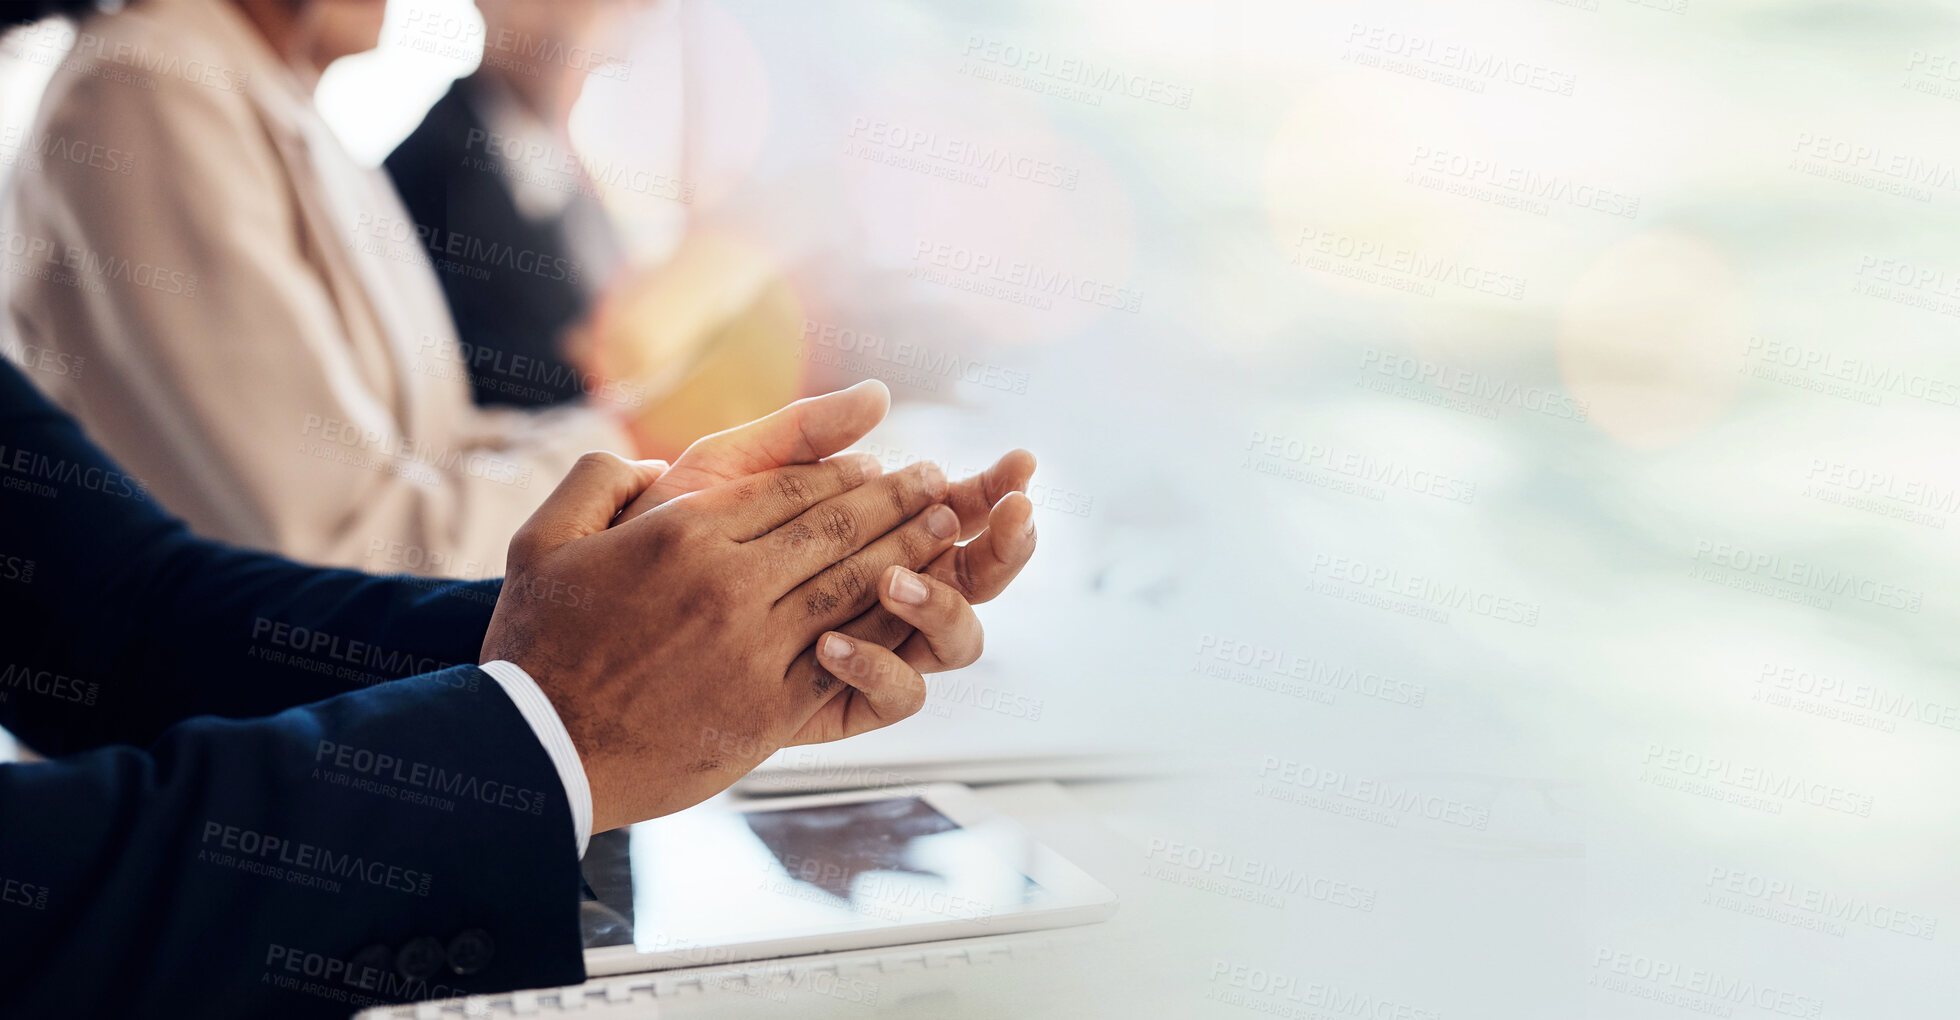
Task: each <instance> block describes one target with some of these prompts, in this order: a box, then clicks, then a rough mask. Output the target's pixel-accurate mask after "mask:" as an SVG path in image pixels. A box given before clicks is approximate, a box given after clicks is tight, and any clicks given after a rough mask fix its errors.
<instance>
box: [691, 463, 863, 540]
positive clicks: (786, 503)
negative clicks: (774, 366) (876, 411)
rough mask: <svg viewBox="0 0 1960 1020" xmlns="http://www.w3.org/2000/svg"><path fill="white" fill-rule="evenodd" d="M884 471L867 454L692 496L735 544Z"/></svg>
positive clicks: (772, 472) (793, 468) (780, 471)
mask: <svg viewBox="0 0 1960 1020" xmlns="http://www.w3.org/2000/svg"><path fill="white" fill-rule="evenodd" d="M883 470H884V469H883V468H882V467H881V466H880V465H879V464H878V458H876V457H873V456H871V455H870V454H868V453H843V454H838V455H837V456H835V457H832V458H830V459H829V460H824V461H819V462H817V463H815V464H792V465H790V466H789V467H779V468H775V469H772V470H769V471H763V472H761V473H759V474H754V475H750V476H749V477H747V478H741V479H737V480H735V481H732V482H723V483H722V484H720V485H717V486H715V487H714V488H712V489H708V490H706V491H704V492H701V493H698V494H695V495H692V496H689V497H688V498H689V499H691V500H693V501H694V506H695V508H696V509H698V510H700V511H702V512H704V513H707V514H709V515H710V516H711V517H713V518H714V519H715V520H716V521H717V522H718V523H719V524H720V525H721V528H722V531H723V533H724V534H726V535H727V536H728V537H729V538H732V539H734V540H735V541H737V542H747V541H750V540H751V539H755V538H759V537H761V536H763V535H766V534H768V533H770V532H772V531H774V530H776V529H777V528H779V527H782V526H783V525H784V524H786V523H788V522H789V521H791V520H792V519H794V518H796V517H797V516H799V515H800V514H802V513H803V512H805V511H807V510H809V509H810V508H811V507H814V506H816V505H817V504H819V503H822V502H824V501H825V500H828V499H832V498H834V497H837V496H841V495H843V494H844V493H847V492H849V491H851V490H852V489H855V488H857V487H858V486H860V485H863V484H864V483H865V482H866V481H869V480H871V479H874V478H877V477H879V475H880V474H882V473H883Z"/></svg>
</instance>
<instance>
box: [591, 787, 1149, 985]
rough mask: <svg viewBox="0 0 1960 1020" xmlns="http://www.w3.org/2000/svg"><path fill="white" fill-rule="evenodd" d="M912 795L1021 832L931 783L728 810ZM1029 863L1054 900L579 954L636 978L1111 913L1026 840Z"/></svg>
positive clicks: (598, 967)
mask: <svg viewBox="0 0 1960 1020" xmlns="http://www.w3.org/2000/svg"><path fill="white" fill-rule="evenodd" d="M895 797H918V798H920V799H922V800H924V801H925V802H926V804H927V805H929V806H930V807H931V808H932V809H933V810H935V811H938V812H939V813H940V814H942V815H945V816H946V817H947V818H949V819H951V820H952V821H953V822H954V823H955V824H957V825H959V826H960V827H961V828H968V829H971V828H976V827H979V826H980V825H982V824H985V825H988V826H1003V825H1004V826H1009V827H1011V828H1013V829H1015V830H1020V831H1021V832H1022V834H1023V835H1026V833H1025V830H1021V827H1020V825H1019V824H1017V823H1015V822H1014V821H1013V820H1012V819H1010V818H1008V817H1006V816H1005V815H1002V814H1001V813H1000V812H998V811H995V810H994V809H993V808H991V807H988V806H987V804H986V803H985V802H984V801H982V800H980V798H979V797H977V796H975V795H974V793H973V791H972V790H970V789H968V788H967V787H965V786H963V785H961V784H959V783H933V784H930V785H926V786H904V787H887V788H885V789H879V790H851V791H848V792H844V793H818V794H810V795H807V796H799V797H769V798H764V799H759V800H738V801H734V802H731V803H729V804H727V805H726V809H727V810H731V811H741V812H744V813H748V812H758V811H786V810H790V809H792V808H806V807H822V806H825V805H829V804H855V803H858V802H860V801H867V800H889V799H892V798H895ZM1027 846H1028V858H1027V860H1026V861H1024V862H1017V863H1022V864H1025V865H1026V867H1024V868H1023V869H1022V870H1023V872H1024V873H1026V874H1027V876H1028V877H1029V878H1031V879H1034V880H1035V881H1036V882H1039V883H1040V884H1041V885H1042V886H1043V887H1044V888H1046V889H1048V890H1050V891H1051V893H1053V895H1054V896H1055V898H1056V902H1055V903H1052V904H1049V905H1047V906H1042V907H1035V908H1030V909H1027V910H1018V911H1014V912H1012V913H1002V914H990V915H988V916H986V917H978V918H951V919H947V920H942V921H929V922H924V923H919V924H898V925H888V926H882V927H877V928H868V929H863V930H856V931H840V932H826V933H821V934H815V935H802V936H797V937H794V938H784V939H770V940H766V941H759V942H743V943H730V944H726V945H716V946H689V947H683V948H676V949H672V950H647V951H642V950H641V949H640V948H639V947H637V946H606V947H604V948H600V949H588V950H586V951H585V970H586V973H587V974H588V975H589V976H591V977H603V976H606V975H612V974H636V973H641V972H644V971H654V970H672V969H676V968H680V967H700V966H711V965H716V964H724V963H744V962H748V961H752V960H773V959H779V958H782V957H786V956H803V955H807V954H810V953H830V952H838V951H841V950H849V949H876V948H880V947H884V946H902V945H911V944H913V943H918V942H939V941H943V940H946V939H966V938H975V937H979V936H987V935H1008V934H1012V933H1014V932H1023V931H1038V930H1042V929H1046V928H1066V927H1070V926H1072V925H1079V924H1092V923H1094V922H1097V921H1102V920H1106V919H1107V918H1108V917H1109V916H1110V915H1112V914H1114V913H1116V894H1115V893H1113V892H1110V891H1109V889H1108V887H1106V886H1104V885H1103V884H1102V883H1101V882H1098V881H1096V880H1095V879H1094V878H1092V877H1090V876H1089V874H1088V873H1087V872H1085V871H1083V870H1082V869H1081V868H1078V867H1076V866H1075V865H1074V864H1072V863H1070V862H1069V861H1068V860H1067V859H1065V858H1063V857H1062V856H1061V855H1060V854H1057V853H1055V852H1054V851H1053V850H1050V849H1048V848H1047V847H1046V846H1043V845H1042V844H1040V843H1038V842H1036V841H1035V840H1034V839H1033V837H1028V838H1027Z"/></svg>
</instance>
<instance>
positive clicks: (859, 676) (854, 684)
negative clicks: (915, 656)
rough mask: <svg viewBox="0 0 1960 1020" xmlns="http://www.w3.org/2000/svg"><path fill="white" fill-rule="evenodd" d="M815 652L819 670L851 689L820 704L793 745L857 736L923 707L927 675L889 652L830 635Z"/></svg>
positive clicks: (794, 738)
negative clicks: (921, 674)
mask: <svg viewBox="0 0 1960 1020" xmlns="http://www.w3.org/2000/svg"><path fill="white" fill-rule="evenodd" d="M813 651H814V655H815V660H816V665H817V667H818V668H819V669H821V670H822V671H823V672H824V673H825V674H827V675H828V676H831V677H834V678H836V680H841V681H843V682H844V683H845V684H847V685H849V687H850V689H849V690H847V691H845V692H843V693H841V694H839V695H838V696H836V697H833V698H831V699H829V700H827V701H825V702H823V703H822V704H821V705H820V706H818V707H817V709H816V711H815V712H814V713H812V714H811V716H810V718H809V719H808V720H807V721H806V722H805V723H804V724H803V726H802V728H800V729H799V730H798V731H797V732H796V734H795V735H794V736H792V737H791V738H790V740H789V743H791V744H815V743H823V742H826V741H831V740H842V739H844V738H845V737H854V736H857V735H858V734H860V733H869V732H870V731H872V730H875V729H880V728H882V727H885V726H890V725H891V724H892V723H895V722H897V721H899V720H900V719H904V718H906V717H907V716H911V715H914V714H916V713H917V712H918V711H919V709H921V708H924V707H925V704H926V680H925V677H923V676H920V675H919V672H918V671H917V670H915V669H913V668H912V667H911V666H909V665H907V664H906V663H905V661H904V660H903V659H900V658H899V657H898V656H897V655H895V654H893V653H892V651H891V650H890V649H888V648H885V647H883V646H882V645H878V644H874V643H872V642H869V641H860V640H857V639H856V638H851V637H847V636H845V635H843V634H840V633H838V632H836V631H831V632H829V633H826V634H824V635H823V636H822V637H821V638H819V639H817V643H816V648H815V649H814V650H813Z"/></svg>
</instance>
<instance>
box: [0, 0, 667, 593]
mask: <svg viewBox="0 0 1960 1020" xmlns="http://www.w3.org/2000/svg"><path fill="white" fill-rule="evenodd" d="M385 7H386V3H385V0H137V2H134V3H131V4H130V5H129V6H127V7H125V8H123V9H122V10H119V11H117V12H115V13H109V14H96V15H93V16H91V17H89V18H88V19H86V20H85V21H83V22H82V23H81V25H80V26H79V32H78V34H77V33H73V32H71V33H68V34H67V35H64V36H62V37H61V38H59V39H55V38H53V37H52V35H53V33H52V31H51V30H45V29H44V30H41V31H42V35H43V36H44V38H40V39H36V38H28V39H25V40H22V41H20V45H21V46H22V47H23V49H22V52H25V53H26V54H27V56H28V58H29V59H36V57H35V53H36V50H35V47H37V46H41V47H53V46H56V45H59V44H65V42H66V41H67V39H68V38H71V37H72V38H74V39H75V40H76V41H75V45H74V47H73V49H72V50H71V51H69V52H67V53H65V54H62V53H58V52H57V53H55V54H54V55H53V56H51V57H49V58H48V59H45V60H43V61H42V62H43V63H49V64H54V65H55V71H54V74H53V79H52V82H51V83H50V85H49V88H48V91H47V93H46V96H45V98H44V99H43V101H42V106H41V110H40V114H39V116H38V118H37V121H36V124H35V126H34V129H33V134H32V136H31V137H32V139H34V140H36V142H35V144H37V145H38V144H40V142H41V141H42V140H45V141H46V142H47V144H48V146H50V147H54V146H73V145H76V144H80V145H83V146H97V145H100V146H105V147H108V148H109V149H112V150H115V151H118V152H120V153H123V154H125V159H126V162H125V163H121V164H119V165H118V166H116V167H110V168H105V167H102V166H92V165H89V163H87V162H80V163H77V162H71V161H67V160H53V159H49V160H45V161H43V163H42V164H41V165H39V166H36V167H32V168H29V169H27V170H23V171H22V172H19V173H17V174H16V175H15V180H14V184H13V187H12V188H11V189H10V194H9V196H8V199H7V204H6V214H5V215H6V226H5V229H6V231H7V234H6V236H7V238H8V244H7V246H6V247H5V250H4V252H0V255H4V257H5V258H6V260H7V261H8V262H9V263H11V264H10V265H8V266H7V267H6V269H7V272H6V273H5V274H4V276H0V279H4V281H5V283H4V285H5V286H6V287H7V290H8V294H7V309H8V313H9V316H10V319H11V325H12V326H13V328H14V329H15V330H16V331H17V333H18V337H17V339H18V341H19V342H20V343H21V344H24V345H30V346H32V347H36V348H45V349H52V350H55V351H58V352H62V353H65V354H71V355H74V356H76V357H78V358H79V359H81V360H80V361H79V363H80V364H82V365H84V366H85V369H84V370H83V371H80V372H77V373H73V374H71V375H67V376H54V375H49V374H46V373H41V374H37V375H36V377H37V379H38V380H39V381H40V382H41V383H42V384H43V385H44V386H45V387H46V388H47V389H48V391H49V393H50V395H51V396H52V397H54V399H55V400H57V401H58V402H59V403H61V404H62V405H63V406H64V407H66V408H67V409H68V410H70V411H71V412H73V413H74V414H75V415H76V416H77V417H79V418H80V419H81V420H82V422H83V423H84V424H85V425H86V427H87V428H88V430H89V433H90V434H91V435H92V436H93V437H95V438H96V439H97V440H98V441H99V442H101V443H102V445H103V446H105V447H106V448H107V449H108V451H109V452H110V453H111V454H112V455H113V456H114V457H116V458H117V459H118V460H120V461H121V462H122V463H123V464H124V465H126V466H127V467H128V468H129V469H130V471H131V472H132V473H133V474H135V475H136V476H137V477H139V478H141V479H142V480H143V482H144V484H145V485H147V486H148V487H149V488H150V489H151V490H152V491H153V492H154V493H155V494H156V496H157V498H158V499H159V500H160V501H161V502H162V504H163V505H165V506H168V507H170V508H172V509H173V510H174V511H176V512H178V513H180V514H181V515H182V516H184V517H185V518H187V519H188V520H189V522H190V524H191V526H192V527H193V528H194V529H196V530H197V531H199V532H201V533H203V534H205V535H208V536H211V537H214V538H218V539H221V540H225V541H229V542H234V543H239V544H243V545H249V546H255V547H259V548H265V549H271V550H275V551H278V552H280V553H284V554H286V555H288V556H291V557H294V558H296V559H301V560H305V561H308V562H312V563H319V564H326V565H337V566H350V567H358V568H362V569H367V570H372V571H378V572H410V573H422V574H436V575H446V576H460V577H485V576H496V575H498V574H501V573H502V572H503V570H504V552H505V546H506V544H507V543H508V541H509V537H510V535H511V534H512V532H514V531H515V530H516V529H517V527H518V526H519V525H520V524H522V523H523V522H524V520H525V518H526V517H528V516H529V515H530V513H531V511H533V510H534V509H536V508H537V506H538V504H539V503H540V502H542V501H543V499H544V497H545V495H546V494H547V493H549V492H550V491H551V488H552V485H553V484H554V483H555V482H556V481H557V480H558V479H559V478H560V477H561V476H563V475H564V473H565V471H566V470H567V469H568V468H569V467H570V466H571V464H572V462H573V461H574V460H575V459H576V458H577V457H578V455H579V454H581V453H583V452H585V451H587V450H592V449H612V450H621V451H627V452H632V451H634V449H635V446H634V442H633V440H632V438H631V437H630V435H629V433H628V432H627V430H626V429H625V428H624V427H623V425H622V423H621V420H620V419H619V417H618V410H619V409H620V406H619V405H618V404H613V405H611V406H610V407H609V406H608V405H607V402H606V401H603V400H596V401H591V402H588V403H586V404H584V405H581V406H572V407H565V408H559V409H554V410H549V411H543V412H537V411H520V410H514V409H485V408H479V407H477V406H475V405H474V404H472V402H471V397H470V384H469V377H468V372H467V368H466V366H465V365H464V364H463V362H462V356H461V349H460V348H459V346H458V342H457V339H456V336H455V332H454V327H453V325H452V322H451V318H450V315H449V311H448V309H447V308H446V307H445V305H444V298H443V293H442V290H441V288H440V287H439V285H438V282H437V277H436V275H435V274H436V273H437V272H469V271H473V270H477V269H480V268H481V267H482V266H484V265H487V264H492V263H495V264H498V265H501V264H503V263H504V262H513V263H515V262H519V261H520V260H527V261H529V262H530V263H531V264H532V265H533V266H540V265H542V266H546V267H549V268H551V269H552V270H553V271H563V270H566V269H567V267H566V266H565V265H563V264H562V263H563V262H564V260H563V258H562V256H560V255H558V254H556V253H550V252H536V253H514V252H509V251H507V250H503V249H498V248H495V247H485V246H482V245H472V244H471V243H469V240H468V239H461V240H460V241H459V240H458V239H455V238H445V239H440V240H432V239H430V238H429V237H427V236H426V235H419V234H417V232H416V230H415V227H414V224H413V221H412V220H411V219H410V218H409V215H408V213H407V212H406V210H405V209H404V208H403V206H402V204H401V202H400V200H399V199H398V198H397V196H396V194H395V192H394V190H393V189H392V187H391V186H390V184H389V182H388V179H387V178H386V176H384V175H383V174H382V173H381V172H380V171H378V170H375V169H370V168H367V167H364V166H361V165H359V164H358V163H356V162H355V161H354V159H353V158H352V157H351V156H350V155H349V154H348V153H347V152H346V151H345V150H344V149H343V148H342V147H341V145H340V144H339V142H338V141H337V140H336V139H335V138H334V136H333V134H332V132H331V130H330V129H329V128H328V126H327V125H326V124H325V122H324V121H322V120H321V119H320V117H319V116H318V115H317V113H316V111H315V109H314V106H313V102H312V92H313V87H314V85H315V83H316V82H317V81H318V78H319V75H320V72H321V71H322V70H323V69H324V68H325V67H326V66H327V65H328V64H329V63H330V62H332V61H333V60H335V59H337V58H339V57H341V56H345V55H348V54H351V53H357V52H362V51H365V50H368V49H371V48H373V47H374V46H375V44H376V43H377V41H378V39H379V35H380V30H381V21H382V15H383V12H384V10H385ZM28 31H29V32H34V31H36V30H33V29H30V30H28ZM64 151H66V150H65V149H64ZM16 242H17V243H16ZM554 259H556V260H557V261H556V262H553V261H551V260H554ZM576 268H577V267H576V266H572V267H570V271H576ZM510 370H511V371H514V372H521V371H523V368H522V367H521V366H513V367H512V368H511V369H510Z"/></svg>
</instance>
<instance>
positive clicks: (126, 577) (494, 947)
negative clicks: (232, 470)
mask: <svg viewBox="0 0 1960 1020" xmlns="http://www.w3.org/2000/svg"><path fill="white" fill-rule="evenodd" d="M495 594H496V588H495V586H494V585H431V584H428V583H425V582H417V581H413V580H408V579H392V580H391V579H377V578H368V577H366V576H364V575H361V574H357V573H352V572H347V571H330V570H318V569H313V568H308V567H303V566H299V565H296V564H292V563H290V562H287V561H285V560H281V559H279V558H277V557H272V556H266V555H262V554H257V553H249V552H244V551H239V550H233V549H229V548H226V547H223V546H220V545H217V544H215V543H211V542H207V541H204V540H201V539H198V538H195V537H194V536H191V535H190V534H189V533H188V532H187V531H186V530H185V529H184V527H183V526H182V525H181V524H180V523H179V522H177V521H176V520H174V519H173V518H171V517H170V516H169V515H168V514H166V513H164V512H163V511H162V510H160V509H159V508H157V507H156V506H155V505H154V504H153V503H151V502H150V500H149V497H148V495H147V493H145V492H144V490H143V488H142V486H141V484H140V482H138V481H137V480H135V479H132V478H130V477H128V476H127V475H125V474H123V473H122V472H121V471H120V470H119V469H118V468H117V467H116V465H115V464H114V463H113V462H112V461H110V460H109V459H108V458H107V457H105V456H104V455H103V454H102V453H101V452H100V451H99V450H97V449H96V448H95V447H94V446H93V445H91V444H90V443H89V442H88V441H87V440H86V438H85V437H83V436H82V435H81V433H80V431H79V429H77V428H76V426H75V425H74V423H73V422H72V421H71V420H70V419H68V418H67V417H66V416H65V415H63V414H61V413H60V412H59V411H57V410H56V409H54V408H53V407H52V406H50V405H49V404H48V403H47V402H46V401H45V400H44V399H42V398H41V396H40V395H39V394H38V393H36V392H35V391H34V390H33V388H32V387H31V386H30V385H29V384H28V383H27V382H26V381H25V380H24V379H23V378H22V377H21V376H20V374H19V373H18V372H17V371H15V370H14V369H13V368H12V367H11V366H7V365H5V364H4V362H0V723H4V724H5V725H6V727H7V728H8V729H10V730H12V731H13V732H14V733H15V734H17V735H18V736H20V737H21V738H22V739H23V741H24V742H25V743H27V744H28V745H29V746H31V747H33V748H35V749H36V750H38V751H40V752H41V753H43V754H46V755H51V756H58V757H56V758H55V759H54V760H52V761H48V762H42V763H34V764H13V765H0V946H5V947H6V948H7V951H6V952H4V953H0V1016H185V1015H197V1016H219V1015H240V1016H243V1015H251V1016H263V1015H267V1014H277V1015H292V1016H322V1017H325V1016H346V1015H347V1014H349V1013H351V1012H352V1011H353V1010H355V1009H358V1008H360V1007H362V1006H365V1005H369V1004H373V1003H378V1002H396V1001H404V1000H408V999H417V998H428V997H434V996H446V995H456V994H465V993H472V992H481V991H493V990H501V989H508V988H517V987H536V986H540V985H556V984H567V983H572V982H575V981H578V980H580V979H581V978H582V977H583V965H582V962H581V958H580V952H579V936H578V924H577V904H578V890H579V876H578V870H577V864H578V862H577V860H576V855H575V845H574V837H573V831H572V821H571V811H570V807H569V806H568V805H567V803H566V800H565V794H564V790H563V787H562V785H561V783H560V782H559V779H558V776H557V772H556V770H555V768H554V767H553V765H552V763H551V761H550V758H549V756H548V755H547V754H546V753H545V751H544V749H543V748H542V747H541V746H540V744H539V743H538V740H537V738H536V736H535V735H534V734H533V733H532V731H531V729H530V727H529V725H528V724H527V723H526V722H525V720H524V718H523V716H522V714H521V713H519V711H518V710H517V708H516V706H515V705H514V704H512V702H511V701H510V699H509V698H508V697H506V696H505V694H504V693H503V690H502V688H501V687H499V686H498V685H497V683H496V682H495V681H494V680H492V679H491V678H490V677H488V676H487V675H485V674H484V673H483V672H482V671H481V670H479V669H477V668H476V667H475V666H473V665H456V666H450V665H449V663H453V662H460V663H471V662H474V661H475V659H476V655H477V650H478V647H479V646H480V644H481V642H482V639H483V631H484V627H485V624H486V622H487V619H488V616H489V612H490V608H491V605H492V603H493V602H494V599H495ZM408 674H421V675H414V676H409V675H408ZM404 676H406V677H407V678H406V679H396V678H397V677H404ZM294 706H298V707H294Z"/></svg>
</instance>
